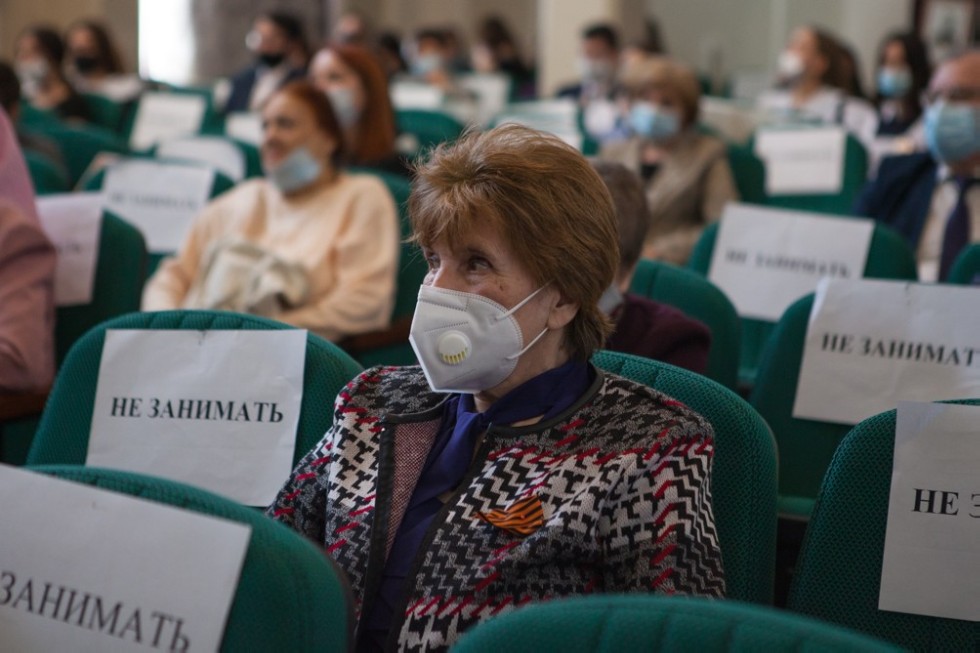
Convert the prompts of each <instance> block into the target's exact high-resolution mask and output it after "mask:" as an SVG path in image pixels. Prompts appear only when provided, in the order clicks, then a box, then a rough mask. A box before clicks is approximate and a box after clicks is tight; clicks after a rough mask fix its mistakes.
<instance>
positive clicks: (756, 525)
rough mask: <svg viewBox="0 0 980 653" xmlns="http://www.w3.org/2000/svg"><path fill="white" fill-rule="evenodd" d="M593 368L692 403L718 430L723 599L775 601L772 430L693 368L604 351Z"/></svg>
mask: <svg viewBox="0 0 980 653" xmlns="http://www.w3.org/2000/svg"><path fill="white" fill-rule="evenodd" d="M592 361H593V363H595V364H596V365H597V366H598V367H600V368H602V369H604V370H607V371H609V372H612V373H614V374H619V375H620V376H625V377H627V378H629V379H633V380H634V381H637V382H639V383H643V384H645V385H648V386H650V387H652V388H654V389H656V390H659V391H661V392H663V393H665V394H667V395H669V396H670V397H673V398H674V399H677V400H678V401H680V402H682V403H684V404H686V405H687V406H690V407H691V409H693V410H694V411H696V412H697V413H699V414H700V415H702V416H703V417H704V418H705V419H707V420H708V422H710V423H711V426H712V427H713V428H714V431H715V458H714V463H713V465H712V483H711V495H712V501H713V504H712V505H713V507H714V513H715V522H716V524H717V527H718V536H719V538H720V541H721V555H722V559H723V562H724V565H725V578H726V582H727V585H728V597H729V598H732V599H737V600H739V601H750V602H753V603H763V604H770V603H772V596H773V573H774V568H775V551H776V448H775V444H774V442H773V439H772V433H771V432H770V431H769V427H768V426H766V423H765V422H764V421H763V420H762V418H761V417H759V415H758V413H756V412H755V410H753V409H752V407H751V406H749V404H748V403H746V402H745V401H744V400H743V399H742V398H741V397H739V396H738V395H736V394H735V393H734V392H732V391H731V390H729V389H728V388H725V387H724V386H722V385H720V384H718V383H715V382H714V381H712V380H710V379H707V378H705V377H703V376H701V375H699V374H695V373H694V372H689V371H688V370H683V369H681V368H679V367H674V366H673V365H668V364H666V363H660V362H657V361H652V360H648V359H646V358H640V357H638V356H630V355H628V354H620V353H617V352H610V351H601V352H599V353H597V354H596V355H595V356H594V357H593V359H592Z"/></svg>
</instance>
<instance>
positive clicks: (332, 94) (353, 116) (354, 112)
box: [327, 88, 361, 129]
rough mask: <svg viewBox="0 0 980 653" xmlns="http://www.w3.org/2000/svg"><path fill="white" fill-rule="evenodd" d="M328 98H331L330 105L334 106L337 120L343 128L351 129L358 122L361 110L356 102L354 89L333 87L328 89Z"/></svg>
mask: <svg viewBox="0 0 980 653" xmlns="http://www.w3.org/2000/svg"><path fill="white" fill-rule="evenodd" d="M327 99H328V100H330V106H332V107H333V112H334V114H335V115H336V116H337V122H339V123H340V126H341V127H342V128H344V129H349V128H351V127H353V126H354V125H355V124H357V119H358V118H360V117H361V111H360V109H358V108H357V105H356V104H355V103H354V89H352V88H332V89H330V90H329V91H327Z"/></svg>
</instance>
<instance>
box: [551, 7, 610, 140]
mask: <svg viewBox="0 0 980 653" xmlns="http://www.w3.org/2000/svg"><path fill="white" fill-rule="evenodd" d="M579 68H580V70H581V75H582V78H581V80H579V81H578V82H577V83H575V84H569V85H567V86H563V87H561V88H559V89H558V93H557V97H559V98H565V99H569V100H574V101H575V102H576V103H578V105H579V107H580V108H581V109H582V122H583V125H584V127H585V131H586V132H587V133H588V134H589V136H591V137H592V138H594V139H596V140H598V141H600V142H602V141H607V140H610V139H615V138H621V137H623V136H624V130H623V128H622V125H621V124H620V122H619V120H618V115H617V111H616V105H615V103H614V99H615V94H616V91H617V89H618V87H617V83H618V79H619V68H620V50H619V37H618V36H617V34H616V30H615V29H614V28H613V27H612V26H611V25H606V24H598V25H592V26H590V27H587V28H586V29H585V31H583V32H582V43H581V50H580V53H579Z"/></svg>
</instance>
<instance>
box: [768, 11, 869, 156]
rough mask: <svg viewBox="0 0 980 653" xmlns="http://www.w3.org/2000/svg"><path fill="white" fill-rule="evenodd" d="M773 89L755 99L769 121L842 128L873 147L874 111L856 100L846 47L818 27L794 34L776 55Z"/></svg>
mask: <svg viewBox="0 0 980 653" xmlns="http://www.w3.org/2000/svg"><path fill="white" fill-rule="evenodd" d="M778 68H779V71H778V77H777V85H776V88H775V89H773V90H771V91H768V92H766V93H763V94H762V95H760V96H759V99H758V106H759V108H760V109H761V110H762V111H764V112H765V113H767V114H768V117H769V119H770V120H775V121H780V122H786V121H790V122H792V121H798V122H816V123H821V124H831V125H833V124H836V125H841V126H842V127H844V128H845V129H847V131H849V132H851V133H852V134H853V135H854V136H856V137H857V138H858V139H859V140H860V141H861V142H862V143H863V144H864V146H865V147H866V148H869V149H870V148H871V145H872V143H873V141H874V137H875V134H876V133H877V131H878V115H877V113H876V112H875V110H874V107H873V106H871V104H870V103H869V102H867V101H865V100H862V99H861V98H859V97H854V96H853V93H854V92H855V90H856V89H854V76H855V75H854V74H853V73H856V69H855V70H854V71H852V73H851V74H849V72H848V63H847V60H846V54H845V53H844V48H843V47H842V46H841V44H840V43H839V42H838V41H837V39H836V38H834V37H833V36H831V35H830V34H829V33H827V32H825V31H824V30H821V29H819V28H816V27H812V26H806V27H799V28H797V29H795V30H793V33H792V34H791V36H790V39H789V42H788V43H787V44H786V49H785V50H784V51H783V52H782V54H780V56H779V65H778Z"/></svg>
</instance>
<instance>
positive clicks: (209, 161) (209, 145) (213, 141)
mask: <svg viewBox="0 0 980 653" xmlns="http://www.w3.org/2000/svg"><path fill="white" fill-rule="evenodd" d="M157 156H158V157H162V158H173V159H186V160H188V161H197V162H200V163H204V164H206V165H209V166H212V167H214V168H216V169H217V170H219V171H221V172H223V173H224V174H225V175H227V176H228V177H230V178H231V179H232V181H241V180H242V179H244V178H245V155H244V154H243V153H242V151H241V150H240V149H238V146H237V145H235V144H234V143H232V142H231V141H229V140H227V139H225V138H218V137H215V136H191V137H188V138H178V139H175V140H172V141H167V142H166V143H160V146H159V147H158V148H157Z"/></svg>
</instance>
